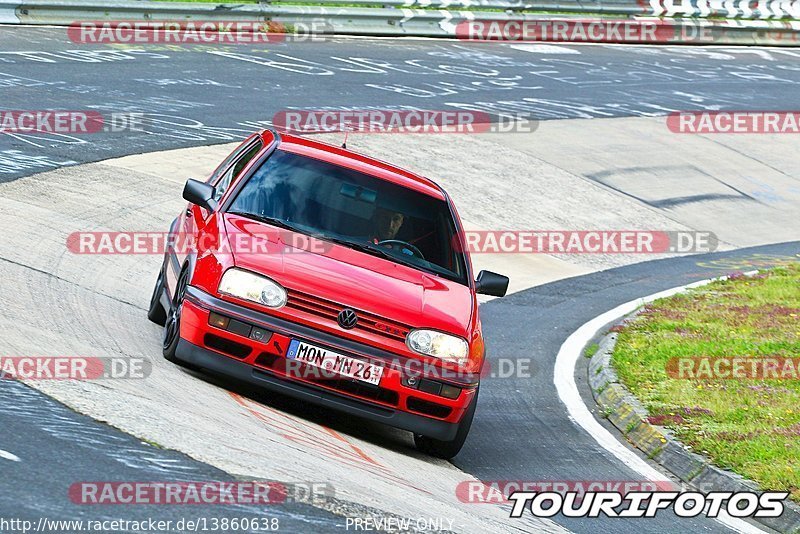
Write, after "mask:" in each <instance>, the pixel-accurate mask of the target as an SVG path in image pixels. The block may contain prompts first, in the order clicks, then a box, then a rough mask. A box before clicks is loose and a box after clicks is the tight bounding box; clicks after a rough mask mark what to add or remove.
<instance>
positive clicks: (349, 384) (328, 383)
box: [308, 378, 400, 406]
mask: <svg viewBox="0 0 800 534" xmlns="http://www.w3.org/2000/svg"><path fill="white" fill-rule="evenodd" d="M308 381H309V382H313V383H314V384H318V385H320V386H325V387H329V388H332V389H335V390H337V391H341V392H343V393H350V394H351V395H358V396H359V397H363V398H365V399H370V400H374V401H376V402H382V403H384V404H390V405H392V406H397V403H398V402H399V401H400V396H399V395H398V394H397V393H396V392H394V391H392V390H390V389H383V388H379V387H376V386H370V385H368V384H362V383H361V382H357V381H353V380H350V379H348V378H338V379H335V378H334V379H330V378H308Z"/></svg>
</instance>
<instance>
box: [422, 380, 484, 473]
mask: <svg viewBox="0 0 800 534" xmlns="http://www.w3.org/2000/svg"><path fill="white" fill-rule="evenodd" d="M478 391H479V389H478V390H475V396H474V397H473V398H472V402H471V403H470V405H469V407H468V408H467V411H466V412H465V413H464V417H462V418H461V422H460V423H458V431H457V432H456V436H455V437H454V438H453V439H452V440H451V441H443V440H440V439H434V438H431V437H428V436H423V435H421V434H414V445H415V446H416V447H417V450H418V451H420V452H424V453H425V454H429V455H431V456H435V457H436V458H442V459H444V460H449V459H450V458H453V457H454V456H455V455H456V454H458V453H459V451H460V450H461V447H463V446H464V442H465V441H466V440H467V435H468V434H469V429H470V427H472V419H473V418H474V417H475V407H476V406H477V405H478Z"/></svg>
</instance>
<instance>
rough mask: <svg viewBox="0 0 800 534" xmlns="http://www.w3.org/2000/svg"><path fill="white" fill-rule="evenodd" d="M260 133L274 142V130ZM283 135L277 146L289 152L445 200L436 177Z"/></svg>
mask: <svg viewBox="0 0 800 534" xmlns="http://www.w3.org/2000/svg"><path fill="white" fill-rule="evenodd" d="M261 135H262V137H263V138H264V142H265V144H266V143H269V142H271V141H272V135H273V132H272V131H271V130H264V131H263V132H261ZM280 137H281V143H280V145H278V148H279V149H281V150H285V151H286V152H291V153H293V154H298V155H302V156H307V157H310V158H314V159H318V160H321V161H325V162H328V163H332V164H334V165H339V166H340V167H345V168H347V169H352V170H354V171H358V172H362V173H364V174H368V175H370V176H374V177H376V178H379V179H381V180H386V181H387V182H392V183H395V184H397V185H400V186H402V187H406V188H408V189H413V190H414V191H418V192H420V193H424V194H426V195H428V196H432V197H434V198H438V199H439V200H446V197H445V194H444V191H443V190H442V188H441V187H439V186H438V185H437V184H436V182H434V181H433V180H430V179H428V178H425V177H424V176H420V175H418V174H414V173H413V172H410V171H407V170H405V169H401V168H400V167H395V166H394V165H391V164H389V163H386V162H385V161H381V160H379V159H375V158H371V157H369V156H365V155H363V154H359V153H357V152H353V151H352V150H348V149H346V148H342V147H339V146H336V145H331V144H328V143H323V142H322V141H317V140H313V139H309V138H308V137H301V136H297V135H291V134H286V133H281V134H280Z"/></svg>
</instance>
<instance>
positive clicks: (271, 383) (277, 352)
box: [176, 287, 477, 440]
mask: <svg viewBox="0 0 800 534" xmlns="http://www.w3.org/2000/svg"><path fill="white" fill-rule="evenodd" d="M211 312H215V313H218V314H221V315H224V316H226V317H230V318H232V319H235V320H237V321H243V322H246V323H247V324H250V325H252V326H253V327H257V328H260V329H263V330H266V331H268V333H270V335H271V337H270V338H267V340H266V341H263V340H261V341H254V340H252V339H250V338H248V337H244V336H243V335H241V334H240V335H237V333H231V332H229V331H226V330H221V329H219V328H215V327H214V326H211V325H209V314H210V313H211ZM209 335H210V336H212V339H213V340H216V343H209ZM290 339H299V340H302V341H305V342H308V343H312V344H315V345H320V346H323V347H326V348H329V349H330V350H334V351H336V352H339V353H344V354H346V355H349V356H352V357H356V358H359V359H362V360H367V361H370V362H371V363H374V364H381V363H382V362H383V361H389V360H390V359H394V360H396V359H397V358H398V357H397V356H396V355H394V354H388V353H385V352H383V351H381V350H379V349H376V348H374V347H370V346H368V345H363V344H360V343H355V342H353V341H350V340H345V339H342V338H338V337H336V336H333V335H330V334H327V333H323V332H320V331H318V330H315V329H313V328H310V327H308V326H305V325H301V324H296V323H292V322H289V321H285V320H283V319H280V318H276V317H273V316H270V315H267V314H264V313H261V312H258V311H255V310H252V309H250V308H247V307H244V306H240V305H238V304H235V303H231V302H228V301H225V300H222V299H219V298H216V297H214V296H212V295H209V294H208V293H205V292H204V291H201V290H199V289H197V288H195V287H189V288H188V289H187V293H186V300H185V301H184V305H183V311H182V313H181V340H180V342H179V344H178V347H177V350H176V356H177V357H178V358H179V359H180V360H183V361H185V362H188V363H191V364H194V365H196V366H198V367H202V368H204V369H207V370H209V371H212V372H215V373H219V374H223V375H226V376H230V377H232V378H235V379H237V380H241V381H244V382H247V383H249V384H252V385H255V386H257V387H262V388H265V389H268V390H271V391H275V392H278V393H282V394H285V395H288V396H291V397H294V398H297V399H300V400H304V401H307V402H311V403H313V404H317V405H320V406H325V407H328V408H332V409H334V410H338V411H341V412H345V413H348V414H350V415H354V416H357V417H363V418H366V419H369V420H372V421H376V422H379V423H384V424H387V425H390V426H393V427H396V428H400V429H403V430H408V431H410V432H414V433H416V434H422V435H425V436H430V437H432V438H435V439H440V440H452V439H453V438H454V437H455V434H456V432H457V430H458V421H460V419H461V417H462V416H463V413H464V409H465V407H466V406H468V405H469V403H470V402H471V400H472V397H473V396H474V394H475V387H476V386H477V384H476V383H470V382H465V383H462V384H459V386H460V387H462V388H463V389H462V391H461V394H460V395H459V397H458V398H456V399H444V398H442V397H439V396H436V395H432V394H428V393H425V392H422V391H418V390H415V389H411V388H408V387H406V386H405V385H404V384H403V382H402V381H401V379H402V372H401V371H398V370H396V369H394V368H392V367H391V366H385V369H384V376H383V379H382V380H381V383H380V387H371V386H364V385H363V384H359V383H356V382H355V381H352V380H349V379H345V380H334V381H330V380H329V381H325V380H322V381H320V380H316V381H314V380H306V379H304V378H302V377H297V376H289V375H288V374H286V373H284V372H283V370H282V369H281V363H282V362H285V361H286V360H285V358H283V355H284V354H285V346H286V345H287V344H288V341H289V340H290ZM219 340H222V345H221V347H222V348H220V344H219ZM226 341H227V342H230V343H234V344H236V346H237V347H238V348H239V349H241V351H240V352H238V351H233V350H230V349H227V348H226V347H227V346H226V345H225V342H226ZM209 345H212V346H209ZM282 347H283V349H282ZM345 386H346V387H345ZM424 403H428V404H427V405H425V404H424ZM420 405H423V406H438V408H439V409H441V410H443V411H445V412H446V413H441V414H439V416H438V417H432V416H428V415H424V414H420V413H414V409H412V408H417V407H418V406H420Z"/></svg>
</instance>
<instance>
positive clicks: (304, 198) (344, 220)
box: [227, 150, 467, 285]
mask: <svg viewBox="0 0 800 534" xmlns="http://www.w3.org/2000/svg"><path fill="white" fill-rule="evenodd" d="M227 211H228V213H235V214H239V215H243V216H246V217H251V218H254V219H257V220H263V221H265V222H268V223H272V224H278V225H280V226H284V227H288V228H292V229H294V230H296V231H299V232H303V233H307V234H311V235H314V236H316V237H319V238H322V239H328V240H330V241H334V242H336V243H339V244H341V245H344V246H349V247H350V248H354V249H356V250H359V251H361V252H364V253H367V254H373V255H376V256H381V257H384V258H386V259H389V260H391V261H394V262H395V263H402V264H405V265H408V266H411V267H414V268H416V269H419V270H422V271H426V272H429V273H432V274H437V275H440V276H444V277H446V278H449V279H451V280H455V281H457V282H461V283H462V284H465V285H466V283H467V282H466V268H465V261H464V256H463V254H462V253H461V252H459V249H460V247H458V245H457V244H458V241H457V239H456V236H455V225H454V222H453V218H452V216H451V213H450V209H449V206H448V205H447V203H446V202H445V201H443V200H439V199H436V198H433V197H430V196H428V195H425V194H423V193H419V192H416V191H413V190H410V189H407V188H404V187H402V186H399V185H396V184H393V183H391V182H388V181H385V180H381V179H379V178H375V177H373V176H369V175H367V174H363V173H360V172H357V171H353V170H350V169H346V168H344V167H340V166H338V165H334V164H331V163H326V162H324V161H319V160H316V159H312V158H308V157H305V156H299V155H297V154H291V153H289V152H284V151H282V150H276V151H275V152H274V153H273V154H272V156H271V157H270V158H269V159H268V160H267V161H265V162H264V163H263V164H262V165H261V167H260V168H259V169H258V170H256V172H255V173H254V174H253V175H252V176H251V177H250V179H249V180H248V181H247V183H246V184H244V186H243V187H242V189H241V190H240V191H239V192H238V194H237V195H236V198H235V199H234V200H233V202H232V203H231V205H230V207H229V208H228V210H227Z"/></svg>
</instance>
